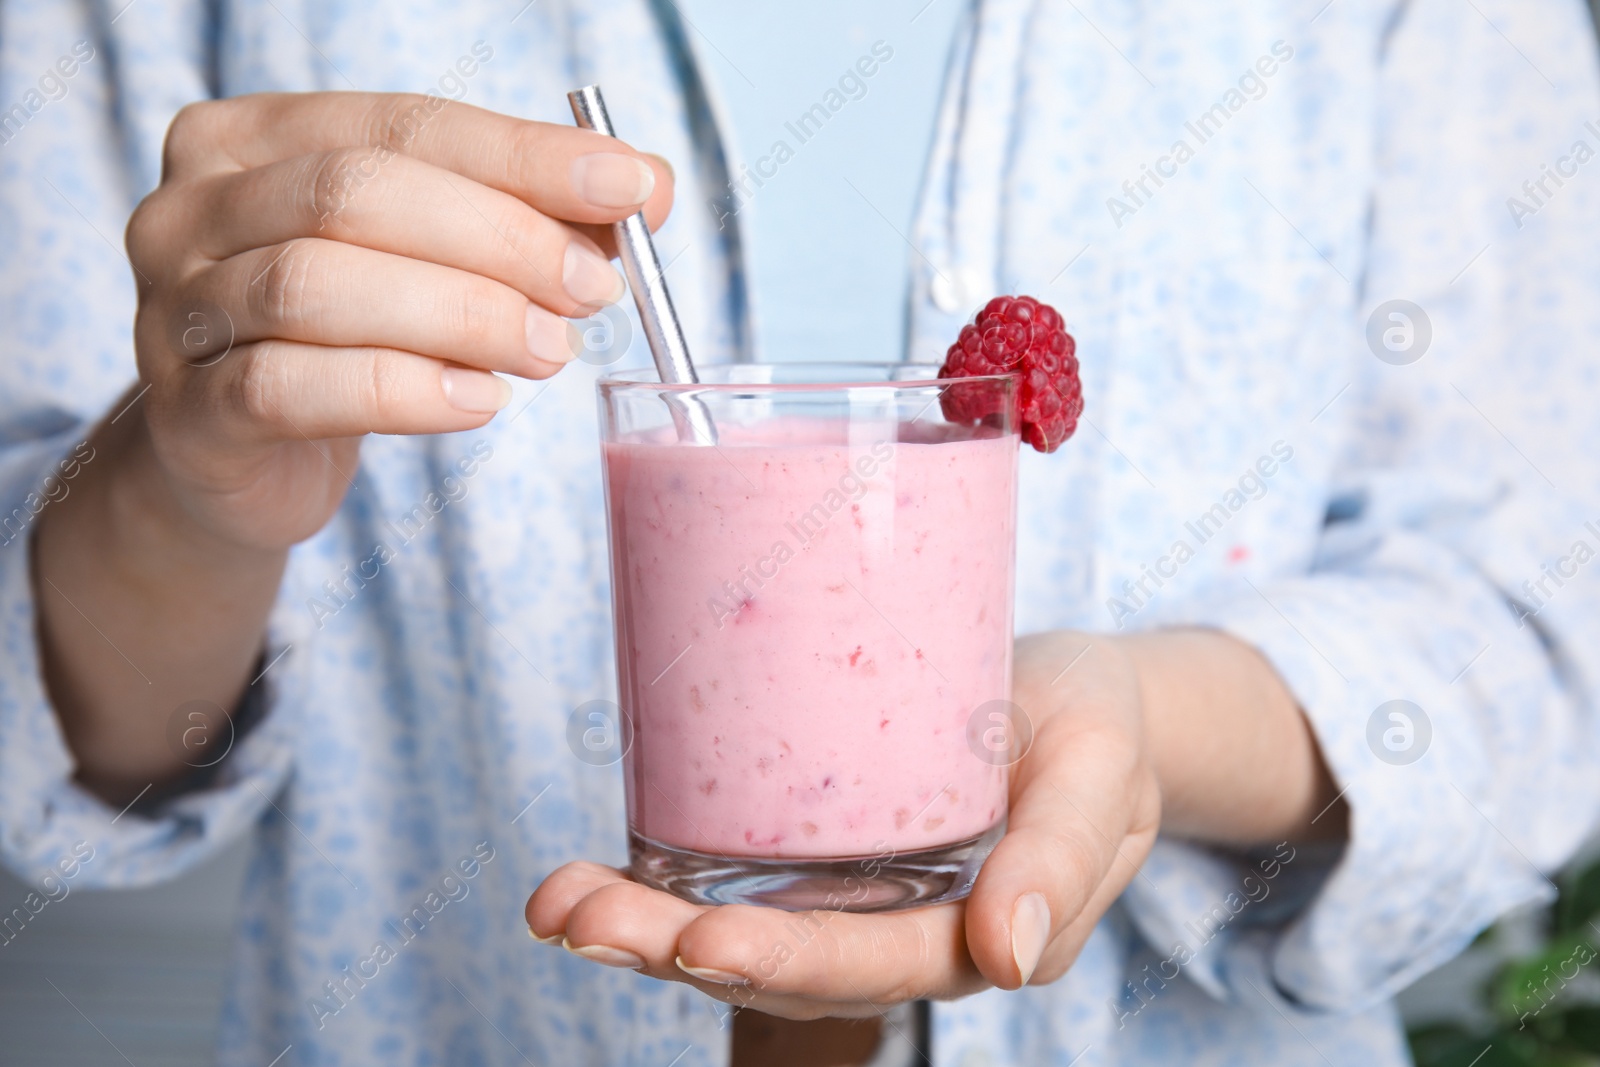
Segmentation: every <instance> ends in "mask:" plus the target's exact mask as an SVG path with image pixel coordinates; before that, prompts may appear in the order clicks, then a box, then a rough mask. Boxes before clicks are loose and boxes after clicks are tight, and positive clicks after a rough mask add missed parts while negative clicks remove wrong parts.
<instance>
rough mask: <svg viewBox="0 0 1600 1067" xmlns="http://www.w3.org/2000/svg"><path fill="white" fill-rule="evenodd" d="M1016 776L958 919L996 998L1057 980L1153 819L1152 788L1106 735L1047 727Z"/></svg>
mask: <svg viewBox="0 0 1600 1067" xmlns="http://www.w3.org/2000/svg"><path fill="white" fill-rule="evenodd" d="M1052 727H1054V728H1052ZM1017 771H1018V775H1017V780H1016V782H1015V783H1014V786H1013V791H1012V797H1013V799H1012V807H1011V812H1010V816H1009V820H1008V825H1007V832H1006V835H1005V837H1004V838H1002V839H1001V841H1000V843H999V844H998V845H997V846H996V847H995V850H994V852H993V853H992V854H991V855H990V856H989V858H988V859H987V860H986V861H985V862H984V866H983V870H982V871H981V872H980V874H979V876H978V881H977V884H976V885H975V886H974V887H973V892H972V896H971V897H970V898H969V900H968V902H967V914H966V942H967V946H968V949H969V951H970V952H971V953H972V958H973V960H974V962H975V964H976V966H977V968H978V969H979V970H980V971H981V972H982V974H983V975H984V976H985V977H986V978H987V979H988V980H989V981H991V982H993V983H994V984H995V985H997V986H1000V987H1001V988H1004V989H1016V988H1018V987H1019V986H1022V985H1026V984H1027V983H1028V982H1029V981H1039V982H1048V981H1053V980H1054V979H1055V978H1058V977H1060V975H1061V974H1062V973H1064V972H1065V970H1066V968H1067V967H1068V966H1069V965H1070V964H1071V962H1072V960H1073V959H1075V958H1076V956H1077V952H1078V950H1079V949H1080V948H1081V947H1082V945H1083V942H1084V940H1086V939H1087V938H1088V936H1089V933H1090V932H1091V931H1092V930H1093V928H1094V925H1095V923H1096V922H1098V921H1099V918H1100V916H1101V915H1102V914H1103V913H1104V912H1105V910H1106V909H1107V908H1109V907H1110V906H1111V904H1112V903H1113V902H1114V901H1115V900H1116V898H1117V896H1118V895H1119V894H1120V893H1121V892H1122V889H1123V888H1124V887H1125V886H1126V885H1127V884H1128V882H1129V881H1130V880H1131V879H1132V878H1133V877H1134V875H1135V874H1136V873H1137V870H1138V865H1139V864H1140V863H1142V862H1143V861H1144V858H1145V855H1146V854H1147V853H1148V852H1149V849H1150V845H1151V843H1152V842H1153V841H1154V839H1155V834H1156V828H1157V825H1158V823H1159V815H1160V803H1159V800H1158V799H1157V792H1156V788H1155V783H1154V779H1153V778H1152V777H1151V776H1150V773H1149V771H1148V769H1147V768H1146V767H1144V766H1143V764H1142V763H1141V762H1140V761H1139V760H1138V758H1137V750H1136V749H1135V748H1134V747H1133V745H1131V744H1130V743H1129V741H1128V739H1127V738H1126V736H1125V735H1123V734H1121V733H1118V732H1116V731H1112V730H1106V729H1071V728H1069V724H1067V723H1066V722H1065V721H1064V720H1052V721H1050V722H1047V723H1046V727H1045V728H1044V729H1041V730H1040V732H1039V734H1038V736H1037V737H1036V738H1035V742H1034V747H1033V749H1032V750H1031V751H1030V752H1029V753H1028V757H1027V759H1026V760H1024V761H1023V763H1022V764H1020V765H1019V766H1018V768H1017Z"/></svg>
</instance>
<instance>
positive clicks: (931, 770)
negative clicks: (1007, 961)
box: [605, 420, 1017, 858]
mask: <svg viewBox="0 0 1600 1067" xmlns="http://www.w3.org/2000/svg"><path fill="white" fill-rule="evenodd" d="M885 430H886V433H885V434H884V435H883V436H885V437H888V438H891V440H883V439H881V438H880V439H877V440H875V441H873V440H863V441H860V442H856V443H852V444H845V443H844V442H845V440H846V429H845V427H844V426H843V425H842V424H835V423H828V422H823V421H821V420H817V421H815V422H812V423H807V422H806V421H804V420H787V421H784V422H780V423H775V424H770V425H769V426H767V427H764V428H761V429H760V430H757V431H749V430H742V431H741V430H739V429H738V428H729V429H727V430H725V431H724V432H723V435H722V441H721V443H720V444H719V445H718V446H717V447H715V448H707V447H696V446H692V445H682V444H678V443H674V442H665V443H628V442H624V443H612V444H607V445H606V446H605V447H606V451H605V460H606V471H607V480H608V502H609V506H610V515H611V542H612V552H613V560H612V562H613V570H612V574H613V576H614V581H615V583H616V590H615V597H616V607H617V629H618V640H617V645H618V652H617V660H618V666H619V673H620V676H621V683H622V702H623V707H624V708H625V709H627V710H628V712H629V713H630V714H631V715H632V717H633V721H634V740H633V746H632V748H631V750H630V751H629V753H628V757H627V761H626V767H627V786H628V809H629V821H630V825H631V827H632V829H633V830H634V831H635V832H636V833H638V834H640V835H642V836H644V837H646V838H649V839H651V840H653V841H656V842H658V843H661V844H665V845H669V846H673V847H678V848H690V849H695V850H698V851H701V852H711V853H720V854H725V855H730V856H733V855H742V856H760V857H793V858H803V857H846V856H860V855H868V854H872V853H882V852H883V851H884V850H885V849H892V850H894V851H895V852H896V853H898V854H904V853H907V852H912V851H918V850H922V849H928V848H934V847H938V846H941V845H948V844H951V843H954V842H957V841H962V840H965V839H967V838H971V837H975V836H977V835H979V834H982V833H983V832H984V831H986V830H988V829H989V828H990V827H992V826H994V825H995V824H996V823H997V822H998V821H999V820H1000V819H1001V818H1003V817H1004V814H1005V805H1006V770H1005V768H1003V767H997V766H994V765H993V764H992V763H991V762H986V761H985V760H983V759H980V758H979V757H978V756H976V755H974V753H973V751H972V750H971V749H970V748H969V747H968V743H967V724H968V719H969V717H970V716H971V715H972V712H973V710H974V709H975V708H977V707H978V706H979V705H980V704H983V703H985V702H987V701H991V700H1002V699H1007V698H1008V697H1009V696H1010V687H1011V634H1012V631H1011V607H1012V580H1013V572H1014V562H1013V561H1014V555H1015V523H1016V499H1015V485H1016V464H1017V439H1016V438H1015V437H1014V436H1013V437H986V438H977V439H973V438H968V439H964V440H943V441H925V442H920V443H918V442H907V441H895V440H892V438H893V437H895V436H896V430H895V427H893V426H888V427H886V428H885ZM984 725H985V726H987V725H988V722H987V721H986V722H985V723H984Z"/></svg>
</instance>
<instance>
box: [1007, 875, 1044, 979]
mask: <svg viewBox="0 0 1600 1067" xmlns="http://www.w3.org/2000/svg"><path fill="white" fill-rule="evenodd" d="M1049 936H1050V905H1049V904H1047V903H1045V899H1044V894H1043V893H1024V894H1023V895H1022V896H1021V897H1020V898H1019V899H1018V900H1017V903H1016V906H1015V907H1013V908H1012V909H1011V958H1012V959H1013V960H1015V961H1016V963H1017V971H1018V972H1019V973H1020V974H1021V975H1022V984H1023V985H1027V984H1028V979H1030V978H1032V977H1033V971H1034V968H1035V967H1037V966H1039V957H1040V956H1042V955H1044V943H1045V940H1046V939H1047V938H1049Z"/></svg>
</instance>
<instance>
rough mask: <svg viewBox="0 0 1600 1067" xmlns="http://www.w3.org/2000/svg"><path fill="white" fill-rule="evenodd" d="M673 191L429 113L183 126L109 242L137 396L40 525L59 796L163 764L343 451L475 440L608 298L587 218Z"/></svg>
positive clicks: (231, 108) (528, 130) (220, 683)
mask: <svg viewBox="0 0 1600 1067" xmlns="http://www.w3.org/2000/svg"><path fill="white" fill-rule="evenodd" d="M671 200H672V179H671V172H670V170H668V169H667V167H666V166H665V165H664V164H663V163H661V162H660V161H653V160H651V159H650V158H648V157H645V156H643V155H641V154H640V153H639V152H637V151H635V150H634V149H632V148H630V147H628V146H627V145H625V144H623V143H622V142H620V141H616V140H613V139H611V138H607V137H602V136H600V135H599V134H595V133H590V132H587V131H584V130H579V129H576V128H573V127H569V126H558V125H550V124H546V123H537V122H525V121H522V120H519V119H514V118H510V117H507V116H504V115H497V114H494V113H492V112H489V111H484V110H482V109H479V108H475V107H470V106H468V105H466V104H460V103H452V102H449V101H446V100H443V99H441V98H439V97H425V96H415V95H401V94H367V93H306V94H267V95H260V96H244V97H237V98H234V99H229V100H217V101H208V102H205V103H199V104H192V105H190V106H189V107H186V108H184V109H183V111H181V112H179V114H178V117H177V118H176V119H175V120H174V121H173V124H172V128H171V130H170V131H169V133H168V136H167V144H166V155H165V161H164V165H163V173H162V179H161V185H160V187H159V188H157V189H156V191H155V192H153V193H151V194H150V195H149V196H148V197H146V198H145V200H144V202H143V203H141V204H140V205H139V207H138V209H137V210H136V211H135V212H134V213H133V218H132V219H131V221H130V222H129V224H128V234H127V242H128V258H129V260H130V262H131V263H132V264H133V268H134V272H135V281H136V283H137V287H138V295H139V309H138V318H137V320H136V322H135V328H134V343H135V348H136V350H137V355H138V365H139V376H140V379H141V381H140V383H139V384H138V385H136V386H135V387H134V388H133V389H130V390H129V393H128V395H127V397H125V398H124V400H123V401H121V402H119V403H118V404H117V405H116V410H117V411H118V412H119V413H118V414H116V415H115V417H111V418H108V419H107V420H106V421H105V422H103V423H102V424H101V425H100V426H98V427H97V428H96V429H95V431H94V433H93V435H92V436H91V438H90V441H89V445H90V446H91V447H92V449H93V451H92V452H91V453H89V454H90V455H92V456H93V457H94V459H93V462H92V463H89V462H86V463H85V464H84V465H83V469H82V473H81V474H80V475H78V477H76V478H75V479H74V481H73V488H72V492H71V494H70V495H68V496H67V497H65V498H64V499H62V500H61V501H59V502H58V503H54V504H52V505H51V506H50V507H49V508H48V509H46V510H45V511H44V512H43V513H42V514H41V516H40V520H39V523H38V526H37V528H36V549H35V550H36V561H37V566H36V569H35V575H36V593H37V596H38V615H39V629H40V633H41V637H42V641H41V644H42V650H43V657H44V666H45V676H46V681H47V683H48V686H49V690H50V695H51V699H52V700H53V701H54V704H55V707H56V711H57V713H58V715H59V717H60V719H61V724H62V728H63V731H64V733H65V734H66V738H67V741H68V744H69V745H70V746H71V747H72V750H73V755H74V756H75V758H76V760H77V763H78V775H79V778H80V780H81V781H83V782H84V783H85V784H87V785H88V786H90V787H91V788H93V789H95V790H97V791H98V792H99V793H100V794H101V795H102V796H104V797H105V798H106V799H108V800H110V801H112V802H113V803H114V804H119V805H120V804H123V803H126V802H127V801H128V800H129V799H130V798H132V797H134V796H136V795H139V794H141V793H143V792H144V790H146V789H148V788H150V786H151V785H152V784H153V783H158V782H162V781H166V780H170V779H172V778H174V777H176V776H177V775H179V774H180V773H181V772H183V771H184V770H185V767H184V762H185V757H186V754H185V753H184V752H182V751H175V750H174V748H173V747H172V746H171V743H170V742H169V741H168V739H167V726H168V724H169V719H170V717H171V716H172V715H173V714H174V712H175V709H178V708H180V706H182V705H186V704H190V703H191V702H193V701H197V700H198V701H204V702H205V705H202V706H207V705H209V706H211V707H214V708H215V709H216V713H217V714H218V715H225V714H228V711H227V709H231V708H232V707H233V706H234V704H235V702H236V701H237V699H238V697H239V694H240V692H241V691H242V690H243V689H244V686H245V683H246V681H247V680H248V679H249V678H250V677H251V675H252V674H254V673H256V671H258V670H259V657H260V655H261V643H262V633H263V630H264V627H265V620H266V617H267V612H268V611H269V610H270V608H271V606H272V603H273V600H274V598H275V596H276V593H277V589H278V584H279V582H280V580H281V577H282V571H283V566H284V560H285V557H286V553H287V550H288V548H289V546H290V545H292V544H294V543H295V542H297V541H300V540H303V539H305V538H307V537H309V536H311V535H312V534H314V533H316V532H317V530H319V529H321V527H322V526H323V525H324V524H325V523H326V522H327V521H328V519H329V517H330V516H331V515H332V514H333V512H334V511H335V509H337V508H338V506H339V504H340V501H341V500H342V499H343V498H344V494H345V493H346V492H347V491H348V489H349V488H350V486H351V484H352V482H353V480H354V477H355V473H356V466H357V450H358V448H359V442H360V439H361V437H362V436H363V435H365V434H368V433H385V434H431V433H448V432H451V431H457V430H467V429H472V428H474V427H477V426H481V425H483V424H484V423H486V422H488V421H489V419H490V418H492V417H493V415H494V413H495V412H496V411H497V410H499V409H500V408H502V407H504V406H505V404H506V402H507V400H508V399H509V398H510V392H511V390H510V386H509V384H508V383H507V382H505V381H504V380H503V379H501V378H499V377H497V376H496V374H495V373H494V372H498V373H500V374H508V375H515V376H520V377H524V378H545V377H548V376H549V375H551V374H554V373H555V372H556V371H557V370H558V369H559V368H560V367H561V365H562V364H563V363H565V362H567V361H569V360H571V359H572V358H573V356H574V355H575V353H574V351H573V350H572V348H571V347H570V344H569V341H568V336H569V334H568V328H567V324H566V321H565V319H563V318H562V316H571V315H575V314H585V315H587V314H590V313H592V312H593V311H594V310H595V308H597V307H598V306H599V305H602V304H604V303H607V302H610V301H613V300H616V299H618V298H619V297H620V296H621V295H622V293H623V292H624V285H623V281H622V278H621V275H619V274H618V273H617V271H616V269H615V268H614V267H612V266H611V265H610V263H609V262H607V256H608V255H609V254H610V248H609V237H608V236H607V230H608V227H606V226H605V225H604V224H606V223H610V222H614V221H616V220H618V219H622V218H625V217H627V216H629V215H631V214H633V213H635V212H637V211H639V210H640V209H641V207H642V208H643V210H644V212H645V214H646V216H647V218H648V219H649V220H650V222H651V224H652V225H658V224H659V223H660V222H661V221H662V219H664V218H665V217H666V213H667V210H668V208H669V206H670V204H671ZM108 644H109V646H110V648H111V649H114V650H115V651H116V653H117V654H116V655H111V654H109V653H108V647H107V646H108ZM206 725H207V726H208V727H211V728H214V729H216V730H217V731H218V732H220V731H221V727H222V725H223V724H222V723H221V722H220V721H209V722H207V724H206ZM184 736H185V737H187V736H189V735H188V733H187V732H185V733H184Z"/></svg>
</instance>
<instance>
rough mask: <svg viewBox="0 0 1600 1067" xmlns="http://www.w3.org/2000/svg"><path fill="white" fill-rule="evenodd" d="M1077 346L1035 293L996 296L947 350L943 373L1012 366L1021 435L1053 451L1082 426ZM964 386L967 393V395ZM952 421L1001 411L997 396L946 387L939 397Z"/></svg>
mask: <svg viewBox="0 0 1600 1067" xmlns="http://www.w3.org/2000/svg"><path fill="white" fill-rule="evenodd" d="M1076 352H1077V345H1076V343H1074V342H1073V340H1072V335H1071V334H1069V333H1068V332H1067V329H1066V326H1065V324H1064V323H1063V322H1062V320H1061V314H1060V313H1059V312H1058V311H1056V309H1055V308H1053V307H1051V306H1050V305H1049V304H1043V303H1040V302H1039V301H1037V300H1035V299H1034V298H1033V297H1031V296H997V297H995V298H994V299H993V300H991V301H989V303H988V304H986V305H984V308H983V310H982V311H980V312H978V317H977V319H976V320H975V321H974V322H973V323H972V324H970V325H967V326H963V327H962V328H961V336H960V337H959V338H957V339H956V343H955V344H953V345H951V346H950V350H949V351H948V352H946V353H945V357H944V366H942V367H940V368H939V377H941V378H966V377H971V376H974V375H980V374H1006V373H1011V374H1014V375H1016V376H1018V377H1019V378H1021V379H1022V381H1021V386H1020V388H1019V390H1018V392H1019V393H1020V394H1021V395H1020V397H1019V400H1020V401H1021V405H1020V406H1021V409H1022V439H1023V440H1024V441H1026V442H1028V443H1029V444H1030V445H1032V446H1033V447H1034V448H1037V449H1038V450H1039V451H1040V452H1054V451H1055V450H1056V449H1058V448H1060V447H1061V442H1063V441H1065V440H1066V439H1067V438H1069V437H1071V436H1072V434H1073V431H1075V430H1076V429H1077V428H1078V416H1079V415H1081V414H1083V384H1082V383H1081V382H1080V381H1079V380H1078V359H1077V356H1076V354H1075V353H1076ZM963 392H965V395H963ZM940 404H941V406H942V407H943V408H944V416H945V418H947V419H949V420H950V421H951V422H958V423H962V424H964V425H971V424H972V423H973V422H976V421H978V420H980V419H983V418H984V417H985V416H989V415H996V414H998V413H999V405H998V404H997V403H996V401H995V398H994V397H992V396H989V397H984V396H978V395H975V391H973V390H965V391H963V390H959V389H946V390H945V394H944V396H943V397H942V398H941V400H940Z"/></svg>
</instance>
